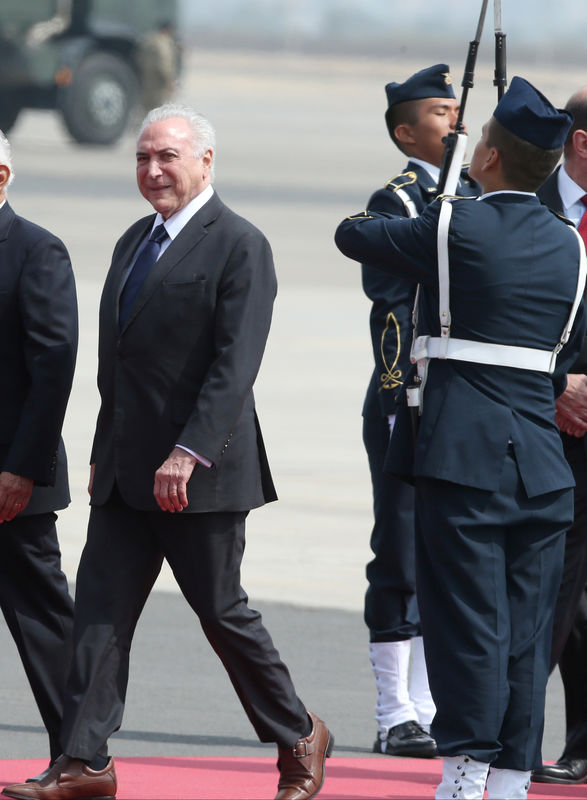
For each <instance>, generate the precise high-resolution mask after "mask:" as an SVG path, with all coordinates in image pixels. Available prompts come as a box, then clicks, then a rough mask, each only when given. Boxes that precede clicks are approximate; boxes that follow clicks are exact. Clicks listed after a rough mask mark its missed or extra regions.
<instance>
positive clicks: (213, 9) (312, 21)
mask: <svg viewBox="0 0 587 800" xmlns="http://www.w3.org/2000/svg"><path fill="white" fill-rule="evenodd" d="M181 2H182V3H183V7H184V19H185V24H186V27H187V28H188V29H193V28H194V27H197V28H199V29H200V30H202V29H206V30H208V31H214V32H215V34H217V35H219V34H221V33H222V32H223V31H225V32H226V33H227V34H230V35H233V36H234V35H235V33H238V34H240V35H243V36H245V35H246V34H249V35H251V36H255V35H256V36H258V37H259V36H261V37H262V36H267V37H270V36H271V35H274V36H277V37H279V36H280V35H284V34H289V35H290V36H291V35H294V36H298V37H300V38H306V39H322V38H324V37H331V38H332V37H334V38H337V37H338V38H339V39H340V40H349V41H350V40H358V39H362V40H363V41H365V40H368V39H369V38H372V39H373V41H374V42H375V41H379V42H380V41H381V40H382V39H384V38H388V39H389V41H390V42H391V43H392V44H393V45H394V46H396V47H397V46H401V40H402V38H406V39H409V40H410V41H412V40H413V39H414V38H416V37H418V36H421V37H422V38H423V39H424V38H425V39H428V40H430V39H431V38H434V37H435V36H438V35H440V34H442V36H443V37H446V36H447V35H448V36H450V33H451V32H452V33H453V34H454V37H455V39H457V40H464V41H465V42H466V41H468V40H470V39H472V38H473V35H474V33H475V29H476V26H477V21H478V18H479V13H480V10H481V0H409V2H405V0H369V2H358V1H357V0H215V2H214V3H200V2H194V0H181ZM501 6H502V28H503V30H504V31H505V32H506V33H507V35H508V41H509V40H511V41H512V42H513V43H518V44H523V45H524V46H526V47H531V46H534V47H535V48H536V49H537V50H539V49H540V48H541V47H546V49H547V50H548V51H549V52H550V51H552V50H553V49H555V50H558V52H559V53H561V54H566V52H567V51H568V47H569V44H572V45H573V46H574V47H577V48H578V47H580V50H579V51H578V52H579V54H582V53H584V52H585V44H584V43H585V41H586V39H587V0H502V3H501ZM493 15H494V3H493V0H490V2H489V4H488V8H487V17H486V23H485V29H484V41H485V40H486V39H487V38H489V37H490V36H491V37H492V36H493V27H494V16H493ZM574 55H575V57H576V55H577V53H575V54H574Z"/></svg>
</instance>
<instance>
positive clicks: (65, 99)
mask: <svg viewBox="0 0 587 800" xmlns="http://www.w3.org/2000/svg"><path fill="white" fill-rule="evenodd" d="M137 93H138V84H137V78H136V76H135V73H134V72H133V70H132V68H131V67H129V66H128V64H126V63H125V62H124V61H123V60H122V59H121V58H119V57H118V56H115V55H112V54H110V53H93V54H92V55H90V56H88V57H87V58H86V59H84V61H83V62H82V63H81V64H80V66H79V67H78V68H77V69H76V70H75V72H74V74H73V80H72V82H71V85H70V86H68V87H67V88H66V89H63V90H62V92H61V94H60V97H59V105H60V109H61V114H62V116H63V121H64V123H65V127H66V128H67V130H68V131H69V133H70V134H71V136H73V138H74V139H75V141H76V142H79V143H80V144H102V145H108V144H114V142H116V141H117V140H118V139H119V138H120V137H121V136H122V134H123V133H124V131H125V129H126V126H127V124H128V119H129V115H130V113H131V111H132V109H133V107H134V105H135V103H136V100H137Z"/></svg>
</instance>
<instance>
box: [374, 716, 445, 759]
mask: <svg viewBox="0 0 587 800" xmlns="http://www.w3.org/2000/svg"><path fill="white" fill-rule="evenodd" d="M373 752H374V753H385V755H386V756H405V757H406V758H434V756H436V755H437V750H436V742H435V741H434V739H433V738H432V736H430V734H428V733H426V731H425V730H424V728H422V727H421V726H420V725H418V723H417V722H414V721H413V720H410V721H409V722H402V724H401V725H396V726H395V728H390V729H389V730H388V732H387V738H386V739H380V738H379V736H378V737H377V739H376V741H375V744H374V745H373Z"/></svg>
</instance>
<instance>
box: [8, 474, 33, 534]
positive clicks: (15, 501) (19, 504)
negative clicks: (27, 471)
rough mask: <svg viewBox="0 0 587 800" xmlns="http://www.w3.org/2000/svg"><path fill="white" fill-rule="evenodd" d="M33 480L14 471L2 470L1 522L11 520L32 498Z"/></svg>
mask: <svg viewBox="0 0 587 800" xmlns="http://www.w3.org/2000/svg"><path fill="white" fill-rule="evenodd" d="M32 491H33V481H32V480H31V479H30V478H23V477H22V476H21V475H13V473H12V472H0V522H10V520H11V519H14V517H16V515H17V514H20V512H21V511H24V510H25V508H26V507H27V506H28V504H29V500H30V499H31V493H32Z"/></svg>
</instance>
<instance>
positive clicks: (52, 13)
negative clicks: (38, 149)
mask: <svg viewBox="0 0 587 800" xmlns="http://www.w3.org/2000/svg"><path fill="white" fill-rule="evenodd" d="M177 14H178V10H177V2H176V0H1V2H0V128H1V129H2V130H3V131H4V132H7V131H9V130H10V128H11V127H12V126H13V125H14V123H15V122H16V120H17V118H18V115H19V114H20V112H21V111H22V110H23V109H27V108H37V109H55V110H56V111H57V112H58V113H59V114H60V115H61V117H62V119H63V122H64V124H65V127H66V128H67V130H68V132H69V133H70V135H71V136H72V137H73V139H74V140H75V141H76V142H79V143H82V144H98V145H108V144H112V143H114V142H116V141H117V140H118V139H119V138H120V136H121V135H122V134H123V132H124V130H125V128H126V127H127V124H128V121H129V116H130V115H131V113H132V110H133V108H134V107H135V105H136V102H137V98H138V95H139V90H140V82H141V73H140V70H139V66H138V62H137V48H138V45H139V42H140V40H141V37H142V36H144V35H145V34H146V33H147V32H148V31H149V30H153V29H155V28H157V27H158V26H159V25H161V23H163V22H165V23H169V24H171V26H172V27H173V28H174V29H176V28H177V21H178V20H177Z"/></svg>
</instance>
